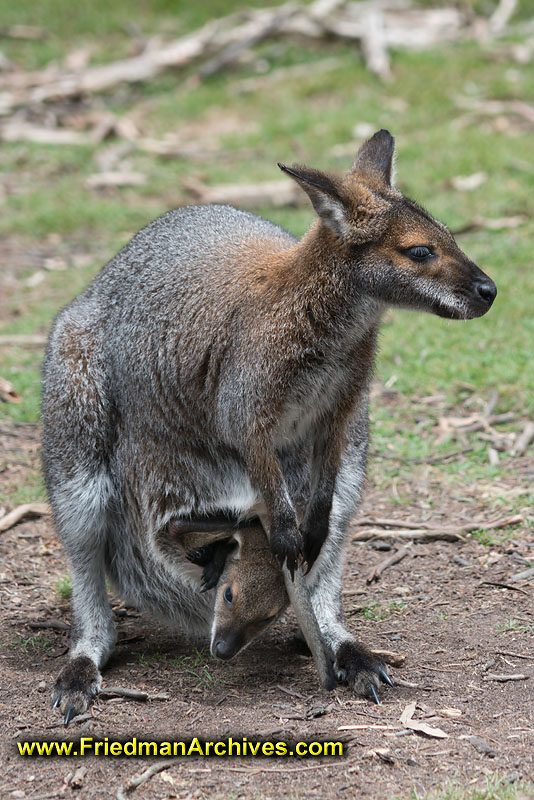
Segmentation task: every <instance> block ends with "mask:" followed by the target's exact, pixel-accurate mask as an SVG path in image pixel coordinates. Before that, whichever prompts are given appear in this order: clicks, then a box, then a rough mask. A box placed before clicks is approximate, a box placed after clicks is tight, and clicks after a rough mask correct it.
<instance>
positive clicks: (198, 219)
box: [43, 130, 496, 713]
mask: <svg viewBox="0 0 534 800" xmlns="http://www.w3.org/2000/svg"><path fill="white" fill-rule="evenodd" d="M393 150H394V142H393V137H392V136H391V135H390V134H389V132H388V131H384V130H382V131H379V132H378V133H376V134H375V135H374V136H373V137H372V138H371V139H370V140H369V141H368V142H366V143H365V144H364V145H363V146H362V147H361V149H360V151H359V153H358V155H357V158H356V161H355V163H354V165H353V167H352V169H351V171H350V172H349V173H348V175H346V176H345V177H344V178H337V177H333V176H328V175H326V174H324V173H321V172H318V171H317V170H312V169H309V168H307V167H301V168H298V167H295V168H294V169H289V168H288V167H284V166H282V165H280V166H281V169H282V170H283V171H284V172H286V173H287V174H288V175H289V176H290V177H291V178H293V179H294V180H296V181H297V183H298V184H299V185H300V186H301V187H302V189H303V190H304V191H305V192H306V193H307V194H308V195H309V197H310V199H311V202H312V204H313V206H314V208H315V210H316V212H317V214H318V216H319V219H318V220H317V221H316V223H315V224H314V225H313V226H312V228H311V229H310V230H309V232H308V233H307V234H306V235H305V236H304V237H303V238H302V239H301V240H300V241H298V240H296V239H295V238H294V237H293V236H291V235H290V234H289V233H287V232H286V231H285V230H283V229H281V228H279V227H277V226H276V225H273V224H272V223H270V222H267V221H265V220H263V219H260V218H259V217H256V216H254V215H252V214H248V213H245V212H242V211H237V210H236V209H234V208H230V207H226V206H197V207H188V208H182V209H178V210H176V211H171V212H169V213H167V214H164V215H163V216H162V217H159V218H158V219H156V220H155V221H154V222H152V223H151V224H150V225H148V226H147V227H146V228H144V229H143V230H142V231H140V232H139V233H138V234H137V235H136V236H134V238H133V239H132V240H131V241H130V242H129V243H128V244H127V245H126V246H125V247H124V248H123V249H122V250H121V251H120V253H119V254H118V255H117V256H115V258H113V259H112V260H111V261H110V262H109V263H108V264H107V265H106V266H105V267H104V268H103V269H102V271H101V272H100V273H99V274H98V275H97V276H96V278H95V279H94V280H93V282H92V283H91V284H90V286H89V287H88V288H87V289H86V290H85V291H84V292H83V293H82V294H81V295H80V296H79V297H77V298H76V299H75V300H74V301H73V302H72V303H71V304H70V305H69V306H67V308H65V309H64V310H63V311H62V312H61V313H60V315H59V316H58V318H57V320H56V323H55V325H54V328H53V330H52V334H51V338H50V342H49V346H48V350H47V354H46V359H45V365H44V393H43V423H44V435H43V454H44V465H45V476H46V482H47V486H48V491H49V494H50V500H51V503H52V507H53V509H54V513H55V518H56V523H57V526H58V529H59V532H60V535H61V537H62V539H63V542H64V545H65V548H66V550H67V554H68V556H69V558H70V562H71V569H72V587H73V644H72V649H71V653H70V661H69V663H68V664H67V666H66V667H65V668H64V670H63V671H62V673H61V674H60V676H59V678H58V682H57V692H58V698H59V699H58V703H59V704H60V705H61V708H62V709H63V710H64V711H65V712H66V713H67V710H68V709H75V710H77V711H79V710H82V709H83V708H85V707H86V705H87V704H88V703H89V701H90V698H91V696H92V695H93V694H94V693H95V692H96V691H98V687H99V684H100V680H101V679H100V673H99V667H100V666H101V665H102V664H103V663H105V661H106V659H107V657H108V656H109V654H110V652H111V650H112V647H113V644H114V641H115V634H114V628H113V624H112V619H111V611H110V609H109V604H108V601H107V597H106V587H105V577H104V576H105V572H107V573H108V575H109V577H110V578H111V580H112V581H113V583H114V584H115V585H116V586H117V587H118V589H119V590H120V591H121V592H122V594H123V596H126V597H129V598H131V599H133V600H134V601H135V602H136V603H137V605H140V606H142V607H145V608H148V609H152V610H153V611H154V612H155V613H156V614H159V615H161V616H166V617H168V618H170V619H171V620H175V621H176V622H180V623H181V624H182V625H185V626H186V627H187V628H195V627H197V628H198V627H202V626H203V625H205V624H206V621H207V619H208V618H209V617H210V614H211V613H212V609H211V606H210V604H209V603H208V602H207V600H205V598H206V594H209V593H206V594H204V595H200V597H199V596H198V593H197V588H198V584H195V583H194V581H191V580H190V578H189V577H188V572H187V564H186V563H184V559H183V558H182V557H180V556H179V555H177V554H176V552H175V551H173V549H172V546H170V545H169V544H168V543H167V539H166V536H167V534H168V530H167V529H168V526H169V523H170V520H171V519H173V518H175V517H188V516H192V517H193V518H196V517H198V518H203V517H209V516H210V515H217V514H220V513H230V514H232V513H234V514H236V515H241V516H242V517H247V516H256V515H258V516H259V517H260V518H261V521H262V523H263V525H264V527H265V528H266V530H268V533H269V538H270V546H271V549H272V551H273V553H274V554H275V555H276V556H277V557H278V558H279V559H280V561H282V562H285V564H287V567H288V568H289V570H290V571H291V572H292V573H294V570H295V569H296V566H297V564H298V561H299V558H304V559H305V560H306V562H307V566H308V575H307V578H306V585H307V590H308V591H309V592H310V594H311V600H312V603H313V608H314V610H315V614H316V617H317V620H318V623H319V626H320V630H321V635H322V637H323V641H324V644H325V648H326V650H327V651H328V652H329V653H330V654H331V659H332V661H333V663H334V667H335V673H336V676H337V679H338V680H343V681H346V682H347V683H348V684H349V685H350V686H351V687H352V688H353V689H354V690H355V691H357V692H359V693H361V694H364V695H367V696H368V697H370V698H372V699H374V700H375V701H377V702H378V694H377V689H378V687H379V684H380V681H381V680H384V681H386V682H389V676H388V673H387V671H386V669H385V667H384V665H383V664H382V663H381V662H380V661H378V660H377V659H376V658H374V657H373V656H372V655H371V653H370V652H369V651H368V650H367V649H366V648H365V647H363V646H362V645H360V644H359V643H358V642H357V641H356V640H355V639H354V637H353V636H352V635H351V634H350V633H349V632H348V631H347V630H346V628H345V627H344V625H343V614H342V608H341V572H342V565H343V550H344V542H345V539H346V533H347V529H348V524H349V521H350V519H351V516H352V514H353V512H354V509H355V507H356V504H357V502H358V499H359V495H360V489H361V485H362V481H363V478H364V474H365V461H366V450H367V416H368V414H367V396H368V387H369V381H370V377H371V373H372V369H373V364H374V354H375V341H376V335H377V329H378V325H379V322H380V318H381V316H382V313H383V311H384V309H385V308H386V307H387V306H388V305H395V306H400V307H405V308H413V309H420V310H423V311H429V312H431V313H434V314H438V315H440V316H443V317H447V318H449V319H470V318H473V317H478V316H481V315H482V314H484V313H486V311H487V310H488V309H489V308H490V306H491V304H492V302H493V300H494V298H495V295H496V288H495V284H494V283H493V281H492V280H490V279H489V278H488V277H487V276H486V275H485V274H484V273H483V272H482V271H481V270H480V269H479V268H478V267H477V266H476V265H475V264H474V263H473V262H472V261H470V260H469V259H468V258H467V257H466V256H465V255H464V254H463V253H462V252H461V250H459V248H458V246H457V245H456V243H455V241H454V238H453V237H452V235H451V234H450V232H449V231H448V230H447V228H446V227H445V226H444V225H442V224H441V223H439V222H437V221H436V220H434V219H433V218H432V217H431V216H430V215H429V214H427V213H426V212H425V211H424V210H422V209H421V208H420V207H419V206H417V205H416V204H415V203H414V202H412V201H411V200H409V199H407V198H406V197H404V196H403V195H402V194H401V193H400V192H399V191H398V190H396V189H395V188H394V187H393V186H392V184H391V170H392V159H393ZM297 508H299V509H302V511H301V512H300V513H299V522H297V511H296V509H297ZM299 523H300V524H299ZM286 572H287V568H286ZM302 583H303V579H302V576H301V573H300V571H298V570H297V573H296V574H295V586H297V587H300V588H302ZM286 586H287V588H288V593H289V595H290V599H292V598H291V591H293V589H292V584H291V580H289V581H288V582H286ZM202 598H204V600H202ZM292 602H293V599H292ZM323 682H325V681H324V680H323Z"/></svg>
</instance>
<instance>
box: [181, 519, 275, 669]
mask: <svg viewBox="0 0 534 800" xmlns="http://www.w3.org/2000/svg"><path fill="white" fill-rule="evenodd" d="M183 527H184V526H183V525H182V526H180V524H179V523H178V524H177V521H175V520H172V521H171V523H170V525H169V530H170V532H171V534H173V535H175V536H176V538H177V540H178V541H179V542H180V543H181V546H182V547H183V548H184V550H185V551H186V553H187V557H188V559H189V560H190V561H191V562H192V563H193V564H196V565H198V566H200V567H202V591H208V590H209V589H213V588H215V589H216V597H215V606H214V612H213V622H212V627H211V640H210V649H211V653H212V655H214V656H216V657H217V658H223V659H228V658H233V657H234V656H235V655H237V653H239V652H240V651H241V650H243V648H245V647H246V646H247V645H249V644H250V643H251V642H252V641H253V640H254V639H255V638H256V637H257V636H259V635H260V634H261V633H263V632H264V631H265V630H266V629H267V628H268V627H269V625H271V624H272V623H273V622H274V621H275V620H277V619H278V617H279V616H280V614H281V613H282V611H283V610H284V609H285V608H286V606H287V604H288V602H289V598H288V596H287V592H286V587H285V582H284V577H283V574H282V570H281V569H280V565H279V564H278V562H277V561H276V559H275V558H274V557H273V555H272V553H271V550H270V548H269V543H268V541H267V537H266V535H265V530H264V529H263V527H262V525H261V524H260V523H259V520H258V521H257V522H256V523H254V522H253V521H252V522H251V523H250V524H248V525H246V526H240V527H238V528H236V529H235V530H234V531H232V532H231V533H230V535H228V532H227V531H225V532H221V533H215V534H206V533H197V532H193V533H189V532H188V530H187V531H185V532H184V531H183ZM214 530H215V529H214Z"/></svg>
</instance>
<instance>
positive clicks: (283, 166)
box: [276, 161, 288, 172]
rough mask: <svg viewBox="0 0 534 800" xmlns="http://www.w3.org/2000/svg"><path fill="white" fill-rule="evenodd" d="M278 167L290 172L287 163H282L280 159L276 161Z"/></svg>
mask: <svg viewBox="0 0 534 800" xmlns="http://www.w3.org/2000/svg"><path fill="white" fill-rule="evenodd" d="M276 163H277V165H278V167H279V168H280V169H281V170H282V172H288V169H287V167H286V165H285V164H281V163H280V161H277V162H276Z"/></svg>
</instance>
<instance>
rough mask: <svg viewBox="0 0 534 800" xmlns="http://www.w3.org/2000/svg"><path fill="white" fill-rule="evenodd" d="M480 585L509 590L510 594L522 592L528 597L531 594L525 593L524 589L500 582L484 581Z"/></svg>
mask: <svg viewBox="0 0 534 800" xmlns="http://www.w3.org/2000/svg"><path fill="white" fill-rule="evenodd" d="M480 585H481V586H496V587H497V588H498V589H508V590H509V591H510V592H520V593H521V594H526V595H528V594H529V592H525V590H524V589H520V588H519V586H510V584H509V583H499V582H498V581H482V583H481V584H480Z"/></svg>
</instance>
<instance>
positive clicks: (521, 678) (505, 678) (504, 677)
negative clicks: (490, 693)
mask: <svg viewBox="0 0 534 800" xmlns="http://www.w3.org/2000/svg"><path fill="white" fill-rule="evenodd" d="M529 678H530V675H523V674H522V673H516V674H515V675H495V674H493V673H492V672H490V673H489V674H488V675H484V677H483V678H482V680H483V681H498V682H499V683H506V682H507V681H528V679H529Z"/></svg>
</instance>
